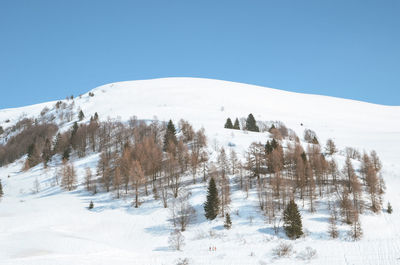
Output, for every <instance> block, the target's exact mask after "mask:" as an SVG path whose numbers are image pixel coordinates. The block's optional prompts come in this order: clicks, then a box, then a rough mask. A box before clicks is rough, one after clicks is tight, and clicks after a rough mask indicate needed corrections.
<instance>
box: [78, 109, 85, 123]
mask: <svg viewBox="0 0 400 265" xmlns="http://www.w3.org/2000/svg"><path fill="white" fill-rule="evenodd" d="M78 118H79V121H81V120H83V119H84V118H85V114H83V111H82V110H81V111H79V114H78Z"/></svg>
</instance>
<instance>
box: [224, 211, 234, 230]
mask: <svg viewBox="0 0 400 265" xmlns="http://www.w3.org/2000/svg"><path fill="white" fill-rule="evenodd" d="M224 227H225V228H226V229H231V228H232V221H231V216H230V214H229V213H226V215H225V222H224Z"/></svg>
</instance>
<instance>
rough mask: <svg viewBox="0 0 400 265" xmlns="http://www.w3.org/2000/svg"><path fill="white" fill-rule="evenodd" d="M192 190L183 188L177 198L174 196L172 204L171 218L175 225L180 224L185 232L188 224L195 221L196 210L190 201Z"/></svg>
mask: <svg viewBox="0 0 400 265" xmlns="http://www.w3.org/2000/svg"><path fill="white" fill-rule="evenodd" d="M190 196H191V193H190V192H187V191H186V190H181V191H180V194H179V195H178V197H177V198H174V199H173V201H172V205H171V220H172V223H173V225H174V226H175V227H176V226H179V228H180V230H181V231H182V232H183V231H185V230H186V227H187V226H188V224H190V223H191V222H193V221H194V219H195V217H196V215H195V214H196V211H195V210H194V208H193V207H192V205H191V204H190V202H189V198H190Z"/></svg>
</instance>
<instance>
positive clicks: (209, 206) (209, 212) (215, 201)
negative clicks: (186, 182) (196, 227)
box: [204, 178, 219, 220]
mask: <svg viewBox="0 0 400 265" xmlns="http://www.w3.org/2000/svg"><path fill="white" fill-rule="evenodd" d="M204 211H205V216H206V218H207V219H209V220H214V219H215V217H217V215H218V212H219V198H218V190H217V186H216V185H215V180H214V178H211V179H210V183H209V184H208V190H207V201H206V203H205V204H204Z"/></svg>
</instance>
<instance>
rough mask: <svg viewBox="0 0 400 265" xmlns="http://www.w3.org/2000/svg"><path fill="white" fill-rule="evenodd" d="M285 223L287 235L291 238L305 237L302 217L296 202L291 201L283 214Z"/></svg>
mask: <svg viewBox="0 0 400 265" xmlns="http://www.w3.org/2000/svg"><path fill="white" fill-rule="evenodd" d="M283 222H284V225H283V226H284V228H285V232H286V235H287V236H288V237H289V238H291V239H296V238H299V237H300V236H301V235H303V230H302V223H301V215H300V212H299V209H298V208H297V204H296V203H295V202H294V200H290V203H289V204H288V205H287V207H286V209H285V211H284V212H283Z"/></svg>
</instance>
